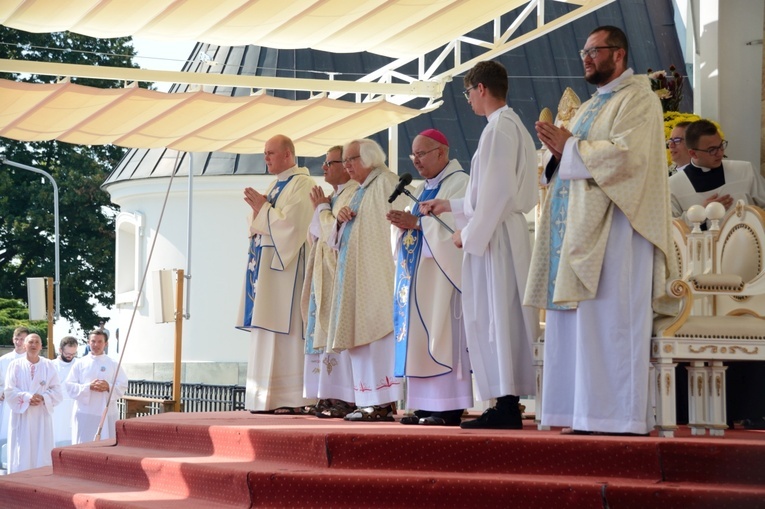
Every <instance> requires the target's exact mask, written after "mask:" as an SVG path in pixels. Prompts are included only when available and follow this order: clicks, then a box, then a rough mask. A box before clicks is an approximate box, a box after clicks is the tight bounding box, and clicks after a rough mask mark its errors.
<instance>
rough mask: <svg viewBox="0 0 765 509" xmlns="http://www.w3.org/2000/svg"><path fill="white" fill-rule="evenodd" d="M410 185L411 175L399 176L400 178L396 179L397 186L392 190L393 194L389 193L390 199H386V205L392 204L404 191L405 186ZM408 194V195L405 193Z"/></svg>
mask: <svg viewBox="0 0 765 509" xmlns="http://www.w3.org/2000/svg"><path fill="white" fill-rule="evenodd" d="M411 183H412V175H411V174H410V173H404V174H403V175H401V177H400V178H399V179H398V185H397V186H396V189H394V190H393V193H391V195H390V198H388V203H393V202H394V201H396V198H398V197H399V196H400V195H401V193H403V192H404V191H406V186H408V185H409V184H411ZM407 194H408V193H407Z"/></svg>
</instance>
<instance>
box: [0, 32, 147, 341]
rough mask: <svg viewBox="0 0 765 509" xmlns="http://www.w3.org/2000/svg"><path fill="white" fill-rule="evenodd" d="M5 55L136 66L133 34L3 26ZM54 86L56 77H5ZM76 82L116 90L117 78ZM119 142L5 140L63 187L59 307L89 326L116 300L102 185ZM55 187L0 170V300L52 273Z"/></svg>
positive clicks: (112, 211) (110, 219) (21, 294)
mask: <svg viewBox="0 0 765 509" xmlns="http://www.w3.org/2000/svg"><path fill="white" fill-rule="evenodd" d="M0 41H2V42H1V43H0V58H12V59H22V60H32V61H45V62H62V63H72V64H84V65H108V66H112V67H137V65H135V64H133V62H132V57H133V56H134V55H135V50H134V48H133V47H132V43H131V38H129V37H127V38H115V39H94V38H91V37H86V36H83V35H78V34H73V33H69V32H59V33H52V34H32V33H28V32H23V31H20V30H13V29H10V28H7V27H4V26H0ZM0 78H3V79H10V80H15V81H26V82H34V83H50V82H53V81H55V80H56V79H57V78H56V77H51V76H42V75H13V74H8V73H2V74H0ZM72 82H76V83H79V84H81V85H87V86H95V87H101V88H116V87H121V86H122V85H123V84H122V83H121V82H118V81H108V80H94V79H78V78H72ZM124 152H125V150H124V149H122V148H119V147H115V146H111V145H106V146H82V145H71V144H68V143H61V142H57V141H48V142H39V143H26V142H19V141H15V140H10V139H7V138H0V154H2V155H4V156H5V157H6V158H7V159H9V160H11V161H15V162H17V163H22V164H26V165H30V166H34V167H36V168H39V169H42V170H45V171H47V172H48V173H50V174H51V175H52V176H53V178H54V179H55V180H56V182H57V184H58V188H59V218H60V224H59V237H60V238H59V244H60V272H61V276H60V290H59V291H60V295H61V302H60V309H61V314H62V316H64V317H66V318H68V319H69V320H72V321H76V322H79V323H80V324H82V325H83V326H85V327H88V326H89V325H91V324H94V323H97V322H98V319H99V317H98V316H97V314H96V312H95V309H94V307H95V305H96V304H101V305H104V306H107V307H108V306H111V305H112V304H113V302H114V235H115V234H114V218H115V215H116V213H117V209H116V207H115V206H114V205H112V204H111V203H110V200H109V195H108V194H107V193H106V192H104V191H103V190H102V189H101V185H102V184H103V182H104V179H105V178H106V177H107V175H108V174H109V172H110V171H111V169H112V168H114V167H115V166H116V165H117V163H118V162H119V160H120V159H121V158H122V156H123V155H124ZM53 202H54V200H53V186H52V185H51V184H50V182H49V181H48V180H47V179H42V176H41V175H38V174H35V173H32V172H29V171H25V170H21V169H17V168H13V167H10V166H1V167H0V297H6V298H15V299H22V300H26V278H27V277H41V276H51V277H52V276H53V275H54V215H53V212H54V209H53Z"/></svg>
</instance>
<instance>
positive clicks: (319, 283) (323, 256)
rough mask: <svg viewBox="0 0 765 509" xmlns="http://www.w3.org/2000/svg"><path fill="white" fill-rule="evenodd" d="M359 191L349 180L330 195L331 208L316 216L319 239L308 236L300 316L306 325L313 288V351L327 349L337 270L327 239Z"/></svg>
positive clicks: (332, 251)
mask: <svg viewBox="0 0 765 509" xmlns="http://www.w3.org/2000/svg"><path fill="white" fill-rule="evenodd" d="M358 187H359V183H358V182H356V181H355V180H349V181H348V182H346V184H345V185H344V186H342V188H341V189H339V190H338V191H337V193H333V194H332V196H331V198H332V208H331V209H329V208H325V209H323V210H321V211H320V212H319V213H318V216H319V217H318V220H319V224H320V226H321V235H320V236H319V237H318V238H316V237H315V236H314V235H312V234H311V233H310V232H309V233H308V242H309V243H310V244H311V250H310V252H309V253H308V260H307V262H306V275H305V283H304V284H303V294H302V299H301V311H302V312H303V323H304V324H306V323H308V308H309V299H310V296H311V285H312V284H313V292H314V299H315V300H314V302H315V303H316V311H315V313H316V325H315V326H314V330H313V347H314V348H316V349H323V348H326V346H327V331H328V330H329V317H330V311H331V310H332V287H333V285H334V279H335V270H336V268H337V251H335V250H334V249H332V248H331V247H330V246H329V245H328V244H327V239H329V237H330V234H331V233H332V229H333V228H334V226H335V217H336V216H337V213H338V211H339V210H340V209H341V208H343V207H345V206H346V205H349V204H350V203H351V198H352V197H353V193H355V192H356V189H358Z"/></svg>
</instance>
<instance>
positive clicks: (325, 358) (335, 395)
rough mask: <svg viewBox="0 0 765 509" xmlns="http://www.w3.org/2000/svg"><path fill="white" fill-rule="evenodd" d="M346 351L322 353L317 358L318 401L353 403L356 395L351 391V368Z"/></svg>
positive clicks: (348, 354)
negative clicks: (319, 371)
mask: <svg viewBox="0 0 765 509" xmlns="http://www.w3.org/2000/svg"><path fill="white" fill-rule="evenodd" d="M348 352H349V351H348V350H343V351H342V352H340V353H334V352H322V353H321V355H320V356H319V362H321V366H322V369H321V373H320V374H319V392H318V397H319V398H320V399H340V400H342V401H345V402H346V403H353V402H354V401H355V400H356V395H355V394H354V391H353V367H352V365H351V354H350V353H348Z"/></svg>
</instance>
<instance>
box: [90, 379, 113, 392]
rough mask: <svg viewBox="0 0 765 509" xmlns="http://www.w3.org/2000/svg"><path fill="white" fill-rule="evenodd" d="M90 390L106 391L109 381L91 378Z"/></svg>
mask: <svg viewBox="0 0 765 509" xmlns="http://www.w3.org/2000/svg"><path fill="white" fill-rule="evenodd" d="M90 390H91V391H95V392H108V391H109V382H107V381H106V380H93V381H92V382H90Z"/></svg>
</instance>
